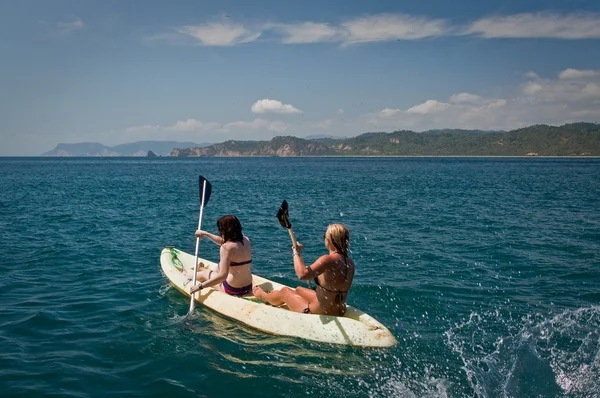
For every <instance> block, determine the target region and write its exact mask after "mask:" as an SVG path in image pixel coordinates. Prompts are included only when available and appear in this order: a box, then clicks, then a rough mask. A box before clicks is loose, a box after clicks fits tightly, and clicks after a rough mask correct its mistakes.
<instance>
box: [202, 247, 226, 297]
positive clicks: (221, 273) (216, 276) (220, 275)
mask: <svg viewBox="0 0 600 398" xmlns="http://www.w3.org/2000/svg"><path fill="white" fill-rule="evenodd" d="M220 255H221V259H220V260H219V270H218V271H216V272H212V273H211V274H210V278H208V279H207V280H206V281H204V282H202V288H203V289H204V288H206V287H210V286H215V285H218V284H219V283H221V282H223V281H224V280H225V279H227V275H228V274H229V248H228V247H225V246H224V245H222V246H221V250H220Z"/></svg>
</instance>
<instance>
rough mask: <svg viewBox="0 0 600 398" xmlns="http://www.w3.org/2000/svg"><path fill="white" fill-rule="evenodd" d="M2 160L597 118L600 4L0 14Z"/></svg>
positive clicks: (90, 7)
mask: <svg viewBox="0 0 600 398" xmlns="http://www.w3.org/2000/svg"><path fill="white" fill-rule="evenodd" d="M0 54H2V58H1V59H2V61H1V62H0V156H15V155H39V154H41V153H42V152H45V151H48V150H50V149H52V148H53V147H54V146H55V145H56V144H57V143H59V142H68V143H74V142H89V141H92V142H101V143H103V144H105V145H116V144H121V143H127V142H133V141H138V140H177V141H194V142H198V143H200V142H222V141H225V140H228V139H237V140H268V139H271V138H273V137H275V136H278V135H294V136H297V137H306V136H309V135H315V134H327V135H333V136H354V135H358V134H361V133H363V132H367V131H387V132H391V131H394V130H398V129H411V130H414V131H424V130H427V129H431V128H446V127H447V128H477V129H513V128H518V127H523V126H528V125H531V124H538V123H545V124H554V125H559V124H564V123H569V122H574V121H592V122H598V121H600V2H598V1H587V0H572V1H527V0H525V1H523V0H521V1H504V2H496V3H495V4H494V3H493V2H483V1H462V2H450V1H446V0H444V1H420V2H414V1H411V2H403V1H371V2H366V1H327V2H323V1H315V2H308V1H304V2H299V1H293V2H292V1H284V0H278V1H262V2H250V1H219V2H209V1H172V2H167V1H160V2H159V1H149V0H148V1H112V0H110V1H106V0H103V1H92V0H90V1H79V0H76V1H58V0H57V1H41V0H40V1H28V0H21V1H9V0H0Z"/></svg>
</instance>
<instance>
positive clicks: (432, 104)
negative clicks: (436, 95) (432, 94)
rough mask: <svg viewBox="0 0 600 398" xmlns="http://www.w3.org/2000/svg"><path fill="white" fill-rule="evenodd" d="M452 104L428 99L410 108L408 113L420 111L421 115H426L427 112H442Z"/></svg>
mask: <svg viewBox="0 0 600 398" xmlns="http://www.w3.org/2000/svg"><path fill="white" fill-rule="evenodd" d="M450 106H451V105H450V104H447V103H445V102H439V101H436V100H427V101H425V102H424V103H422V104H419V105H415V106H413V107H412V108H409V109H408V110H407V111H406V112H408V113H418V114H421V115H425V114H427V113H437V112H442V111H445V110H446V109H448V108H449V107H450Z"/></svg>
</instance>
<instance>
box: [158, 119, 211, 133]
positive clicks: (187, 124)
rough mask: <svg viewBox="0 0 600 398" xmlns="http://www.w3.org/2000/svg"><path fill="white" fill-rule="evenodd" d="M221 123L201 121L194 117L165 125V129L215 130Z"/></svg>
mask: <svg viewBox="0 0 600 398" xmlns="http://www.w3.org/2000/svg"><path fill="white" fill-rule="evenodd" d="M220 127H221V125H220V124H219V123H215V122H210V123H203V122H201V121H199V120H196V119H187V120H180V121H178V122H177V123H175V124H174V125H172V126H170V127H167V130H172V131H197V130H216V129H219V128H220Z"/></svg>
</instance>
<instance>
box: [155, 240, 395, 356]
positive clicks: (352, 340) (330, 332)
mask: <svg viewBox="0 0 600 398" xmlns="http://www.w3.org/2000/svg"><path fill="white" fill-rule="evenodd" d="M198 260H199V261H202V262H203V263H204V265H205V266H206V267H207V268H208V269H211V270H213V271H217V269H218V264H217V263H215V262H212V261H210V260H206V259H203V258H198ZM160 264H161V269H162V272H163V273H164V275H165V276H166V277H167V279H168V280H169V282H170V284H171V285H172V286H173V287H174V288H176V289H177V290H179V291H180V292H181V293H183V294H184V295H186V296H187V297H190V289H191V287H192V285H193V283H192V282H191V280H190V277H188V276H187V275H186V274H184V272H183V271H184V270H187V272H188V274H189V275H193V272H194V268H193V267H194V255H192V254H189V253H185V252H183V251H181V250H179V249H176V248H169V247H168V248H165V249H163V250H162V252H161V254H160ZM252 285H253V286H256V285H258V286H260V287H261V288H262V289H263V290H265V291H267V292H268V291H271V290H273V289H280V288H282V287H284V286H285V285H282V284H280V283H277V282H274V281H271V280H268V279H266V278H262V277H260V276H258V275H254V274H253V275H252ZM194 296H195V297H194V300H195V301H196V302H198V303H200V304H202V305H204V306H206V307H208V308H210V309H212V310H214V311H216V312H218V313H220V314H222V315H224V316H226V317H228V318H231V319H234V320H237V321H239V322H242V323H244V324H246V325H248V326H250V327H252V328H255V329H258V330H261V331H263V332H267V333H272V334H275V335H281V336H291V337H298V338H302V339H307V340H313V341H318V342H322V343H332V344H344V345H351V346H359V347H391V346H394V345H396V344H397V341H396V339H395V338H394V336H393V335H392V334H391V333H390V331H389V330H388V329H387V328H386V327H385V326H384V325H382V324H381V323H380V322H378V321H377V320H376V319H374V318H373V317H371V316H370V315H368V314H366V313H364V312H362V311H360V310H359V309H357V308H354V307H352V306H348V308H347V311H346V314H345V315H344V316H343V317H340V316H332V315H318V314H302V313H298V312H293V311H290V310H288V309H287V308H286V307H285V306H281V307H275V306H271V305H268V304H265V303H263V302H262V301H260V300H258V299H257V298H256V297H254V295H252V293H250V294H248V295H246V296H243V297H237V296H230V295H228V294H226V293H224V292H221V291H219V290H216V289H213V288H212V287H208V288H205V289H202V290H201V291H200V292H197V293H195V294H194Z"/></svg>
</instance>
